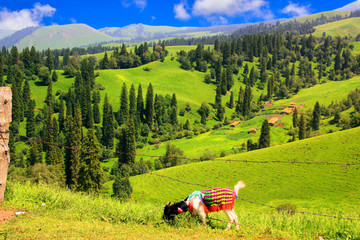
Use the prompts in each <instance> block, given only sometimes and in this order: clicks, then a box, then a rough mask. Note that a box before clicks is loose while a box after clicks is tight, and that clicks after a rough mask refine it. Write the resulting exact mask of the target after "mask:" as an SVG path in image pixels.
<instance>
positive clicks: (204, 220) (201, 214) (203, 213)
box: [199, 211, 206, 227]
mask: <svg viewBox="0 0 360 240" xmlns="http://www.w3.org/2000/svg"><path fill="white" fill-rule="evenodd" d="M199 216H200V218H201V221H202V222H203V223H204V225H205V227H206V214H205V212H204V211H202V212H200V213H199Z"/></svg>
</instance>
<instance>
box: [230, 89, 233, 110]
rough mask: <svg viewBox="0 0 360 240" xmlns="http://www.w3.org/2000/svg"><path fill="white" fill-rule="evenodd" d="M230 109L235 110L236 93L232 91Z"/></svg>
mask: <svg viewBox="0 0 360 240" xmlns="http://www.w3.org/2000/svg"><path fill="white" fill-rule="evenodd" d="M229 108H230V109H233V108H234V92H232V91H231V94H230V100H229Z"/></svg>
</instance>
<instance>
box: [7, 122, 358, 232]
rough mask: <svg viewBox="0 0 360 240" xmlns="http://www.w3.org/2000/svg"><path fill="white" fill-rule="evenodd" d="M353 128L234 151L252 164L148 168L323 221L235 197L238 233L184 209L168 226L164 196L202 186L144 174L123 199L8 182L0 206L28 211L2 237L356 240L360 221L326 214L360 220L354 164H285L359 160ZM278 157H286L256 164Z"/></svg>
mask: <svg viewBox="0 0 360 240" xmlns="http://www.w3.org/2000/svg"><path fill="white" fill-rule="evenodd" d="M359 134H360V128H355V129H351V130H346V131H342V132H337V133H333V134H328V135H324V136H319V137H314V138H311V139H305V140H301V141H297V142H295V143H289V144H285V145H281V146H274V147H270V148H267V149H262V150H256V151H252V152H248V153H243V154H239V155H235V156H232V159H235V160H248V161H254V162H248V163H244V162H236V161H232V162H230V161H223V160H225V159H218V160H214V161H206V162H199V163H192V164H187V165H182V166H177V167H173V168H168V169H165V170H161V171H156V172H154V173H155V174H161V175H164V176H168V177H172V178H174V179H178V180H181V181H185V182H188V183H194V184H201V185H206V186H210V187H220V186H221V187H223V186H226V187H230V188H232V187H233V186H234V185H235V184H236V182H237V181H238V180H243V181H245V183H246V185H247V187H246V188H244V189H242V190H240V194H239V197H240V198H242V199H245V200H248V201H254V202H257V203H263V204H267V205H271V206H274V207H278V206H279V205H280V204H292V205H293V206H294V207H296V211H298V212H300V211H304V212H307V213H315V214H320V215H327V216H330V217H325V216H317V215H312V214H301V213H298V212H296V213H295V214H287V213H281V212H278V211H277V210H276V209H274V208H269V207H266V206H260V205H257V204H252V203H249V202H246V201H243V200H241V199H238V200H237V203H236V205H235V211H236V213H237V215H238V217H239V223H240V224H241V225H240V230H239V231H235V230H231V231H229V232H225V231H224V230H223V229H224V228H225V226H226V221H227V219H226V216H225V214H223V213H211V214H209V215H208V225H209V226H208V228H206V229H205V228H204V227H203V226H202V225H201V222H200V220H199V219H198V218H190V214H188V213H185V214H182V215H180V216H179V217H178V218H177V219H176V222H174V223H172V224H168V223H166V222H164V221H163V220H162V218H161V216H162V211H163V210H162V209H163V206H164V205H165V203H166V202H167V201H172V202H175V201H179V200H181V199H184V198H185V197H186V196H188V195H189V194H190V193H191V192H192V191H194V190H202V189H204V188H207V187H200V186H195V185H192V184H184V183H180V182H177V181H173V180H170V179H168V178H162V177H159V176H155V175H150V174H145V175H139V176H135V177H131V179H130V181H131V183H132V186H133V188H134V194H133V197H132V199H131V200H130V201H129V202H119V201H117V200H115V199H111V198H109V197H106V196H92V195H87V194H81V193H76V192H72V191H70V190H65V189H61V188H58V187H56V186H46V185H42V184H40V185H38V186H36V185H33V184H18V183H11V182H10V183H9V185H8V186H9V188H8V190H7V195H6V197H7V198H6V203H5V205H4V206H3V208H5V209H14V211H26V212H28V214H27V215H22V216H18V217H15V218H13V219H12V220H10V221H7V222H3V223H1V224H0V234H1V235H2V236H3V237H4V239H104V238H106V239H149V238H150V239H197V238H209V239H218V238H220V239H235V238H243V239H258V238H261V239H318V238H319V237H320V236H322V237H323V238H324V239H359V236H360V221H351V220H345V219H335V218H332V217H331V216H336V217H340V218H341V217H342V218H354V219H360V207H359V205H358V204H357V203H358V202H359V199H360V192H359V189H360V174H359V171H360V169H359V166H358V165H355V166H354V165H349V166H346V165H345V166H336V165H327V164H301V163H291V162H295V161H296V162H330V163H353V162H357V163H359V161H360V155H359V152H360V145H359V141H358V136H359ZM278 160H281V161H285V162H289V163H260V162H261V161H278ZM212 218H216V219H220V220H222V221H225V222H222V221H217V220H214V219H212Z"/></svg>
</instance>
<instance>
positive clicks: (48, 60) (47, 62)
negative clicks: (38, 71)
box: [45, 48, 54, 70]
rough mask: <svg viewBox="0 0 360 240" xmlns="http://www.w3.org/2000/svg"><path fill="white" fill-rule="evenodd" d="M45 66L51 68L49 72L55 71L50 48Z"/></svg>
mask: <svg viewBox="0 0 360 240" xmlns="http://www.w3.org/2000/svg"><path fill="white" fill-rule="evenodd" d="M45 66H47V67H48V68H49V70H53V69H54V56H53V54H52V53H51V51H50V49H49V48H48V49H47V51H46V61H45Z"/></svg>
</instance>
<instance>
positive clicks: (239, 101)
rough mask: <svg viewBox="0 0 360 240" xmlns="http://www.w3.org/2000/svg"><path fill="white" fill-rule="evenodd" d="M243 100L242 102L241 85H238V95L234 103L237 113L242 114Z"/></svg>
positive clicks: (242, 92)
mask: <svg viewBox="0 0 360 240" xmlns="http://www.w3.org/2000/svg"><path fill="white" fill-rule="evenodd" d="M243 102H244V90H243V89H242V87H240V90H239V97H238V101H237V103H236V108H235V111H236V112H237V113H238V114H242V112H243Z"/></svg>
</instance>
